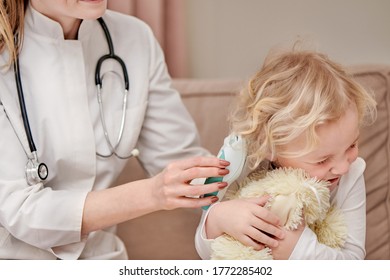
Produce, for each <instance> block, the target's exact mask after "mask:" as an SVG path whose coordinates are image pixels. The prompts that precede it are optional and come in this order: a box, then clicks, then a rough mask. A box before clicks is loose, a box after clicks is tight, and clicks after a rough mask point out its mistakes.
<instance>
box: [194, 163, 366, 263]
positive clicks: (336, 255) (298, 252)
mask: <svg viewBox="0 0 390 280" xmlns="http://www.w3.org/2000/svg"><path fill="white" fill-rule="evenodd" d="M365 167H366V164H365V162H364V160H363V159H362V158H357V159H356V161H355V162H353V163H352V164H351V167H350V170H349V172H348V174H346V175H343V176H342V177H341V179H340V183H339V186H338V187H337V188H336V189H335V190H333V191H332V192H331V198H330V200H331V205H334V206H335V207H336V208H338V209H340V210H341V211H342V213H343V216H344V218H345V221H346V226H347V230H348V234H347V238H346V242H345V245H344V247H343V248H341V249H334V248H331V247H328V246H326V245H324V244H321V243H319V242H318V240H317V237H316V235H315V233H314V232H313V231H312V230H311V229H310V228H309V227H307V226H306V228H305V229H304V231H303V233H302V235H301V236H300V238H299V240H298V242H297V244H296V246H295V248H294V250H293V252H292V253H291V255H290V258H289V259H290V260H308V259H326V260H335V259H364V257H365V254H366V252H365V238H366V190H365V182H364V177H363V172H364V170H365ZM211 210H212V206H211V207H210V208H209V209H208V210H207V211H204V212H203V214H202V218H201V221H200V223H199V226H198V228H197V231H196V235H195V246H196V250H197V252H198V254H199V256H200V257H201V258H202V259H210V255H211V243H212V241H213V239H208V238H207V236H206V233H205V221H206V219H207V216H208V213H209V212H210V211H211ZM239 212H240V211H239V210H237V213H239Z"/></svg>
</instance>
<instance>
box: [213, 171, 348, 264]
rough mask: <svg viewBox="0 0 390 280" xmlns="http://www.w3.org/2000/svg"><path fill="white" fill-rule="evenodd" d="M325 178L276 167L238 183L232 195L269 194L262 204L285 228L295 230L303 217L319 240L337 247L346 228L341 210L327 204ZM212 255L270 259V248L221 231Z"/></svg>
mask: <svg viewBox="0 0 390 280" xmlns="http://www.w3.org/2000/svg"><path fill="white" fill-rule="evenodd" d="M328 184H329V183H328V182H327V181H320V180H317V179H315V178H310V177H309V176H308V175H307V174H306V173H305V171H303V170H301V169H292V168H278V169H274V170H272V171H268V172H258V173H257V174H255V175H252V176H250V177H248V179H246V180H244V182H243V183H242V184H240V185H239V189H238V191H237V192H236V193H235V194H233V196H232V197H230V198H229V199H233V198H251V197H259V196H263V195H267V194H268V195H270V197H271V198H270V200H269V202H268V203H267V204H266V205H265V207H267V208H269V209H270V211H272V212H273V213H276V214H277V215H278V216H279V217H280V219H281V224H282V225H283V226H284V227H285V229H286V230H294V229H296V228H297V227H298V225H299V224H300V223H301V221H302V219H304V220H305V223H306V225H308V226H309V227H310V228H311V229H312V230H313V231H314V233H315V234H316V235H317V238H318V241H319V242H320V243H323V244H326V245H327V246H330V247H333V248H340V247H342V246H343V244H344V242H345V238H346V236H347V229H346V226H345V223H344V219H343V217H342V215H341V212H340V211H339V210H338V209H336V208H334V207H331V206H330V202H329V198H330V193H329V189H328ZM211 250H212V254H211V259H214V260H218V259H223V260H270V259H272V251H271V249H270V248H267V247H266V248H264V249H263V250H260V251H258V250H254V249H253V248H252V247H249V246H245V245H243V244H242V243H240V242H239V241H237V240H235V239H234V238H232V237H231V236H229V235H227V234H224V235H222V236H220V237H218V238H216V239H215V240H214V241H213V242H212V244H211Z"/></svg>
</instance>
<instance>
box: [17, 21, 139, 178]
mask: <svg viewBox="0 0 390 280" xmlns="http://www.w3.org/2000/svg"><path fill="white" fill-rule="evenodd" d="M98 22H99V23H100V25H101V27H102V29H103V31H104V34H105V37H106V41H107V44H108V49H109V53H108V54H106V55H103V56H102V57H100V58H99V60H98V62H97V64H96V70H95V83H96V87H97V91H98V102H99V109H100V118H101V122H102V126H103V129H104V137H105V138H106V142H107V144H108V145H109V148H110V152H111V153H110V154H108V155H102V154H99V153H96V154H97V155H98V156H101V157H103V158H108V157H110V156H112V155H113V154H114V155H115V156H117V157H118V158H120V159H127V158H130V157H133V156H137V155H138V153H139V152H138V150H137V149H134V150H133V151H131V153H130V155H128V156H124V157H123V156H120V155H118V154H117V152H116V149H117V148H118V146H119V143H120V141H121V139H122V135H123V130H124V126H125V119H126V108H127V95H128V92H129V88H130V83H129V76H128V73H127V68H126V65H125V63H124V62H123V60H122V59H121V58H120V57H119V56H117V55H116V54H115V52H114V45H113V43H112V39H111V35H110V32H109V30H108V28H107V25H106V24H105V22H104V20H103V18H98ZM107 59H114V60H115V61H117V62H118V63H119V64H120V66H121V68H122V72H123V78H124V87H125V90H124V96H123V106H122V110H123V111H122V120H121V125H120V131H119V134H118V138H117V140H116V144H115V146H113V145H112V143H111V141H110V139H109V136H108V132H107V127H106V123H105V118H104V112H103V111H104V110H103V102H102V97H101V88H102V78H101V76H100V69H101V66H102V64H103V62H104V61H105V60H107ZM14 73H15V83H16V89H17V92H18V99H19V106H20V111H21V115H22V120H23V126H24V129H25V132H26V137H27V141H28V145H29V148H30V154H28V153H27V157H28V161H27V164H26V181H27V183H28V184H29V185H34V184H37V183H40V182H42V181H44V180H46V178H47V177H48V174H49V170H48V168H47V166H46V164H44V163H40V162H39V160H38V155H37V148H36V146H35V143H34V139H33V136H32V132H31V127H30V122H29V118H28V114H27V109H26V103H25V99H24V93H23V85H22V81H21V75H20V67H19V58H18V56H17V57H16V59H15V63H14Z"/></svg>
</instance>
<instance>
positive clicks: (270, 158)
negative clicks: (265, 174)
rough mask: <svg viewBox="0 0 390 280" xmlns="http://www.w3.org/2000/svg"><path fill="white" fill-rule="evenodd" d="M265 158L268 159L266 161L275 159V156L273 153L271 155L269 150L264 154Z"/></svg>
mask: <svg viewBox="0 0 390 280" xmlns="http://www.w3.org/2000/svg"><path fill="white" fill-rule="evenodd" d="M265 158H266V159H267V160H268V161H271V162H272V161H275V159H276V158H275V156H274V155H272V153H271V152H268V153H267V155H266V156H265Z"/></svg>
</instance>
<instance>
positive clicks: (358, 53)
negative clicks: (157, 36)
mask: <svg viewBox="0 0 390 280" xmlns="http://www.w3.org/2000/svg"><path fill="white" fill-rule="evenodd" d="M108 1H109V5H111V7H113V8H119V9H121V7H120V6H123V7H124V6H126V5H127V8H126V7H125V8H124V9H128V10H131V8H130V6H131V5H132V7H133V10H136V8H137V7H138V9H139V8H140V7H141V6H142V5H141V4H140V3H143V5H144V6H145V5H146V4H148V3H149V7H146V11H151V10H155V9H157V10H159V14H160V16H161V15H163V16H162V17H163V19H165V20H161V19H160V20H159V21H158V22H157V23H154V25H155V26H158V28H160V29H161V28H163V29H165V31H164V32H165V34H166V36H170V37H172V38H173V39H172V38H171V40H173V41H174V42H176V44H177V45H178V46H177V47H176V50H174V51H170V47H165V46H164V51H165V52H166V56H167V60H169V61H170V60H171V59H172V57H174V58H175V59H176V62H169V63H168V65H169V70H170V72H171V74H172V76H173V77H188V78H230V77H234V78H247V77H248V76H250V75H251V74H252V73H253V72H254V71H255V70H256V69H257V68H258V67H259V66H260V65H261V63H262V61H263V59H264V57H265V55H266V54H267V52H268V51H269V50H270V49H271V48H273V47H288V46H291V45H292V43H294V42H295V41H296V40H297V38H301V39H303V40H304V42H305V46H308V47H310V48H311V49H316V50H318V51H322V52H326V53H327V54H328V55H329V56H330V57H331V58H333V59H334V60H336V61H338V62H340V63H343V64H346V65H354V64H362V63H380V64H390V1H389V0H139V1H136V0H108ZM135 2H139V3H138V4H137V3H135ZM130 3H132V4H130ZM115 5H116V6H115ZM125 12H126V11H125ZM129 13H130V12H129ZM156 18H157V16H156V14H154V15H152V16H150V17H149V19H147V20H146V21H153V19H156ZM167 21H168V22H169V21H170V23H169V24H168V23H167ZM169 26H173V27H169ZM152 28H153V29H154V30H156V27H153V26H152ZM156 32H161V30H160V31H158V30H156ZM164 45H165V44H164ZM174 65H180V67H178V68H179V69H178V70H174V69H173V68H174V67H175V66H174Z"/></svg>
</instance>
